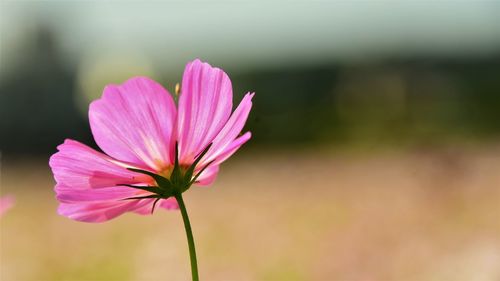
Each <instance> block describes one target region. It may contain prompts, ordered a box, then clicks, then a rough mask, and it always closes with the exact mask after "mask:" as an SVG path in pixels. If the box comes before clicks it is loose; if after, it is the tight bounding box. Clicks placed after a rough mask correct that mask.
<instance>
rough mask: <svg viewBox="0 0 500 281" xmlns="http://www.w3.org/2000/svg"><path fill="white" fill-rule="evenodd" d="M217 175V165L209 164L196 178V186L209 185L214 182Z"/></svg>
mask: <svg viewBox="0 0 500 281" xmlns="http://www.w3.org/2000/svg"><path fill="white" fill-rule="evenodd" d="M218 173H219V165H216V164H215V165H214V164H211V165H210V166H209V167H208V168H206V169H205V171H203V173H201V175H200V176H199V177H198V179H197V180H196V185H200V186H207V185H211V184H212V183H213V182H214V181H215V178H216V177H217V174H218Z"/></svg>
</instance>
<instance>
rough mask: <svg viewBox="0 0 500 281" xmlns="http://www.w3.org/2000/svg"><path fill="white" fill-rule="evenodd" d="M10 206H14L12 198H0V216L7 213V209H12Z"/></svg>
mask: <svg viewBox="0 0 500 281" xmlns="http://www.w3.org/2000/svg"><path fill="white" fill-rule="evenodd" d="M12 206H14V197H12V196H4V197H0V216H1V215H3V214H4V213H5V212H7V210H8V209H10V208H12Z"/></svg>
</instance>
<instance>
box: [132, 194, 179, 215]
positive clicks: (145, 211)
mask: <svg viewBox="0 0 500 281" xmlns="http://www.w3.org/2000/svg"><path fill="white" fill-rule="evenodd" d="M153 202H154V199H151V202H150V204H148V205H145V206H144V207H142V208H140V209H137V210H135V211H134V212H135V213H137V214H140V215H150V214H151V209H152V208H153ZM156 207H162V208H164V209H167V210H177V209H179V205H178V204H177V201H176V200H175V198H174V197H169V198H167V199H161V200H160V201H159V202H158V203H157V204H156Z"/></svg>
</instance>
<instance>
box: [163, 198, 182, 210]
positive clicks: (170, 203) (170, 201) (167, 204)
mask: <svg viewBox="0 0 500 281" xmlns="http://www.w3.org/2000/svg"><path fill="white" fill-rule="evenodd" d="M160 203H161V205H160V207H162V208H164V209H167V210H177V209H179V204H177V200H175V198H174V197H170V198H167V199H164V200H161V202H160Z"/></svg>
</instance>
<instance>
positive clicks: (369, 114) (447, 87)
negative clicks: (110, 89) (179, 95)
mask: <svg viewBox="0 0 500 281" xmlns="http://www.w3.org/2000/svg"><path fill="white" fill-rule="evenodd" d="M499 14H500V2H498V1H469V2H468V1H436V2H433V1H422V2H417V1H371V2H369V1H331V2H326V1H325V2H305V1H303V2H290V3H288V2H287V3H282V2H278V1H238V2H226V1H215V2H208V1H182V2H180V1H179V2H166V1H165V2H163V1H142V2H139V1H126V2H125V1H123V2H122V1H64V2H63V1H2V2H0V149H1V178H0V183H1V186H0V187H1V194H2V195H7V194H11V195H14V196H15V197H16V201H17V203H16V206H15V207H14V208H13V209H11V210H10V211H9V212H8V213H7V214H5V215H4V216H3V217H2V218H1V219H0V224H1V228H0V234H1V236H0V242H1V244H0V250H1V254H0V279H1V280H2V281H3V280H5V281H7V280H187V279H189V264H188V263H189V258H188V252H187V244H186V241H185V236H184V230H183V227H182V220H181V217H180V214H179V213H177V212H165V211H162V210H158V211H157V213H156V214H155V215H154V216H148V217H140V216H137V215H133V214H127V215H124V216H122V217H120V218H118V219H115V220H113V221H111V222H109V223H106V224H99V225H92V224H84V223H77V222H73V221H71V220H69V219H66V218H64V217H60V216H58V215H57V214H56V207H57V202H56V200H55V199H54V194H53V191H52V188H53V185H54V181H53V179H52V175H51V173H50V170H49V168H48V164H47V163H48V157H50V155H51V154H53V153H54V152H55V151H56V146H57V145H58V144H60V143H62V142H63V140H64V139H65V138H72V139H76V140H78V141H81V142H83V143H86V144H89V145H92V146H93V147H96V146H95V143H94V142H93V140H92V136H91V133H90V129H89V125H88V119H87V109H88V104H89V102H90V101H92V100H93V99H96V98H98V97H99V96H100V95H101V93H102V89H103V87H104V86H105V85H106V84H111V83H115V84H116V83H122V82H123V81H125V80H126V79H128V78H130V77H132V76H137V75H145V76H149V77H151V78H153V79H155V80H157V81H159V82H161V83H162V84H163V85H164V86H165V87H166V88H167V89H168V90H169V91H170V92H173V90H174V86H175V83H177V82H180V81H181V77H182V72H183V69H184V65H185V64H186V62H188V61H190V60H193V59H194V58H200V59H202V60H205V61H208V62H209V63H211V64H212V65H214V66H218V67H221V68H222V69H224V70H225V71H226V72H227V73H228V74H229V76H230V77H231V79H232V82H233V87H234V96H235V102H234V103H235V104H236V103H238V102H239V100H240V99H241V97H242V96H243V94H244V93H246V92H247V91H255V92H256V93H257V94H256V96H255V99H254V108H253V110H252V113H251V116H250V119H249V121H248V123H247V126H246V129H247V130H251V131H252V133H253V138H252V140H251V141H250V142H249V143H248V144H246V145H245V146H244V147H243V148H242V149H241V150H240V152H238V154H237V155H235V156H234V157H233V158H232V159H230V160H229V161H228V162H227V163H226V164H225V165H223V167H222V170H221V172H220V174H219V178H218V180H217V181H216V183H215V184H214V185H213V187H211V188H208V189H196V188H195V189H192V190H190V192H189V194H186V203H187V205H188V209H189V211H190V213H191V216H192V218H191V220H192V223H193V227H194V234H195V238H196V239H197V248H198V255H199V264H200V271H201V277H202V279H205V280H499V279H500V267H499V266H498V265H499V264H500V204H499V203H500V202H499V201H500V189H499V187H500V173H499V172H498V171H499V167H500V21H499V17H498V15H499Z"/></svg>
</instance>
